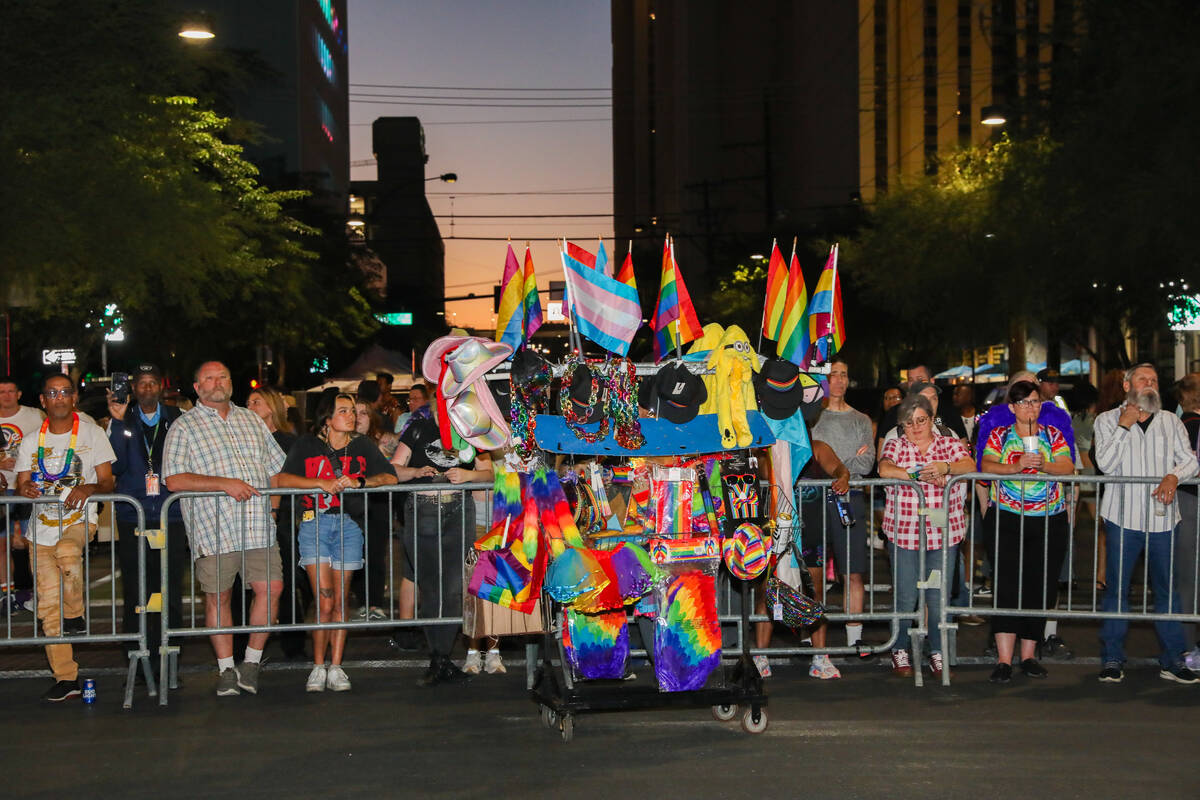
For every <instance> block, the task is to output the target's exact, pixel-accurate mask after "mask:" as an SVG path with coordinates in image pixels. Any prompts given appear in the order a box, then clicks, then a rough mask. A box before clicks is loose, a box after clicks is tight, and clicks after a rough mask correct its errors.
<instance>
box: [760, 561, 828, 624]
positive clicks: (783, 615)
mask: <svg viewBox="0 0 1200 800" xmlns="http://www.w3.org/2000/svg"><path fill="white" fill-rule="evenodd" d="M791 549H792V553H793V555H794V556H795V557H796V562H797V563H798V564H799V566H800V576H801V579H800V582H801V587H796V586H792V585H790V584H788V583H785V582H784V581H783V580H781V579H780V578H779V576H778V575H777V574H776V572H778V569H779V567H778V564H777V565H776V567H775V570H774V571H772V573H771V575H770V576H769V577H768V578H767V589H766V599H767V609H768V610H769V611H770V617H771V619H773V620H775V621H776V622H782V623H783V624H784V625H787V626H788V627H789V628H791V629H793V630H798V629H800V628H804V627H807V626H809V625H815V624H816V623H818V622H820V621H821V620H822V619H823V618H824V617H825V607H824V606H823V605H821V604H820V603H818V602H817V601H816V600H814V599H813V598H812V595H813V594H815V593H816V590H815V587H814V586H813V582H812V576H811V575H809V574H808V568H807V567H806V566H805V564H804V557H803V556H801V555H800V551H799V548H797V547H796V543H795V542H792V545H791Z"/></svg>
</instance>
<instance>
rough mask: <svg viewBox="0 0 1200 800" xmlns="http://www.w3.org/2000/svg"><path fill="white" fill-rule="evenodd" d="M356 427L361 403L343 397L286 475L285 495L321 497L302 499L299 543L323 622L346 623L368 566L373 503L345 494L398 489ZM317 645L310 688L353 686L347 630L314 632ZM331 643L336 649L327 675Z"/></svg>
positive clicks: (296, 452)
mask: <svg viewBox="0 0 1200 800" xmlns="http://www.w3.org/2000/svg"><path fill="white" fill-rule="evenodd" d="M354 426H355V415H354V398H353V397H351V396H350V395H348V394H339V395H337V397H335V398H334V402H333V405H332V406H325V407H324V408H323V409H322V411H321V413H320V414H318V415H317V421H316V423H315V424H314V425H313V430H315V431H316V435H313V434H309V435H307V436H303V437H301V438H300V439H298V440H297V441H296V443H295V444H294V445H293V446H292V449H291V450H290V451H289V452H288V455H287V460H286V461H285V462H284V464H283V470H282V471H281V472H280V474H279V485H280V486H282V487H284V488H287V489H319V490H320V492H321V493H314V494H313V495H305V496H304V497H303V498H302V503H301V508H302V509H303V511H302V513H301V518H300V531H299V535H298V537H297V539H298V542H299V546H300V565H301V566H303V567H304V569H305V571H306V572H307V573H308V579H309V582H310V583H311V584H312V587H313V592H314V593H316V594H317V595H318V598H319V602H318V610H319V621H320V622H334V621H337V622H345V621H346V595H347V592H348V589H349V586H350V577H351V575H352V574H353V573H354V571H355V570H359V569H362V567H363V526H364V525H365V520H364V514H365V509H366V503H365V499H366V498H365V496H364V495H363V494H360V493H353V494H345V493H344V490H346V489H363V488H366V487H368V486H387V485H389V484H394V483H396V474H395V473H394V472H393V471H392V468H391V465H390V464H388V462H387V459H385V458H384V457H383V454H382V453H380V452H379V448H378V447H377V446H376V445H375V442H373V441H371V440H370V439H369V438H367V437H365V436H360V435H359V434H358V433H357V432H356V431H355V429H354ZM322 493H323V494H322ZM312 638H313V668H312V672H310V673H309V675H308V681H307V683H306V684H305V688H306V689H307V690H308V691H310V692H322V691H324V690H325V688H326V687H327V686H328V688H330V689H332V690H333V691H335V692H344V691H347V690H349V689H350V680H349V678H347V677H346V673H345V671H343V670H342V666H341V665H342V654H343V652H344V651H345V648H346V629H345V628H339V629H337V630H334V631H332V632H330V631H327V630H314V631H313V632H312ZM326 644H329V645H330V648H331V650H332V653H331V662H332V663H331V666H329V667H328V668H326V666H325V648H326Z"/></svg>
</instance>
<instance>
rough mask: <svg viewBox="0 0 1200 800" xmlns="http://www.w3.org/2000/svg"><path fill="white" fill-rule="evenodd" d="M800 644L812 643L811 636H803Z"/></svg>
mask: <svg viewBox="0 0 1200 800" xmlns="http://www.w3.org/2000/svg"><path fill="white" fill-rule="evenodd" d="M800 644H812V637H811V636H805V637H804V638H803V639H801V640H800Z"/></svg>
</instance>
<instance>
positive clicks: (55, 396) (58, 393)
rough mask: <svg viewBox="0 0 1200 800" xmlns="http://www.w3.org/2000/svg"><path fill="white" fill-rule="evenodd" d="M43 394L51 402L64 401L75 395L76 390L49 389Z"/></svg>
mask: <svg viewBox="0 0 1200 800" xmlns="http://www.w3.org/2000/svg"><path fill="white" fill-rule="evenodd" d="M43 394H45V395H46V397H49V398H50V399H51V400H63V399H65V398H67V397H70V396H71V395H73V394H75V390H74V389H47V390H46V391H45V392H43Z"/></svg>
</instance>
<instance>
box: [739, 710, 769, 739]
mask: <svg viewBox="0 0 1200 800" xmlns="http://www.w3.org/2000/svg"><path fill="white" fill-rule="evenodd" d="M766 729H767V710H766V709H765V708H760V709H759V710H758V720H757V721H756V720H755V719H754V709H752V708H747V709H746V713H745V714H743V715H742V730H744V731H745V732H746V733H762V732H763V731H765V730H766Z"/></svg>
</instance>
